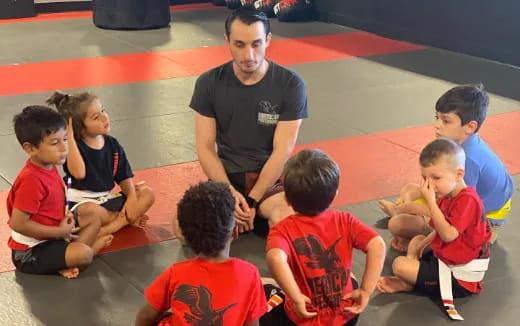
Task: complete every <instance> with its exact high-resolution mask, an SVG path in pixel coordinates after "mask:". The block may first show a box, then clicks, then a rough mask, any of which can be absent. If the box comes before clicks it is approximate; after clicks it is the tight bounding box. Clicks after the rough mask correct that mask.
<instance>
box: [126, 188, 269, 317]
mask: <svg viewBox="0 0 520 326" xmlns="http://www.w3.org/2000/svg"><path fill="white" fill-rule="evenodd" d="M234 209H235V199H234V197H233V195H232V194H231V191H230V190H229V186H228V185H226V184H225V183H220V182H214V181H207V182H201V183H199V184H198V185H196V186H193V187H191V188H190V189H188V190H187V191H186V192H185V194H184V197H183V198H182V199H181V201H180V202H179V204H178V211H177V214H178V221H179V226H180V228H181V229H182V233H183V235H184V238H185V241H186V242H187V244H188V245H189V246H190V247H191V248H192V249H193V251H194V252H195V253H196V254H198V257H197V258H194V259H189V260H186V261H183V262H179V263H175V264H173V265H172V266H170V267H169V268H168V269H167V270H166V271H164V272H163V273H162V274H161V275H160V276H159V277H158V278H157V279H156V280H155V281H154V282H153V283H152V284H151V285H150V286H149V287H148V288H147V289H146V290H145V297H146V300H147V303H145V304H144V306H143V307H142V308H141V310H140V311H139V312H138V313H137V317H136V322H135V324H136V326H146V325H160V326H166V325H174V326H181V325H186V326H188V325H237V326H238V325H247V326H253V325H258V319H259V318H260V317H261V316H262V315H263V314H264V313H265V312H266V310H267V301H266V298H265V294H264V289H263V286H262V283H261V281H260V275H259V273H258V269H257V268H256V267H255V266H254V265H252V264H250V263H248V262H246V261H243V260H241V259H237V258H230V257H229V247H230V244H231V240H232V230H233V227H234V226H235V222H234ZM169 309H171V313H167V314H164V313H165V312H166V311H168V310H169Z"/></svg>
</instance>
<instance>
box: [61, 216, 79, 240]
mask: <svg viewBox="0 0 520 326" xmlns="http://www.w3.org/2000/svg"><path fill="white" fill-rule="evenodd" d="M58 227H59V228H60V229H61V231H62V238H63V239H65V240H67V241H73V240H75V239H77V238H78V235H76V234H73V233H76V232H78V231H79V227H74V215H73V213H72V212H70V211H67V214H66V215H65V218H64V219H63V220H61V222H60V225H59V226H58Z"/></svg>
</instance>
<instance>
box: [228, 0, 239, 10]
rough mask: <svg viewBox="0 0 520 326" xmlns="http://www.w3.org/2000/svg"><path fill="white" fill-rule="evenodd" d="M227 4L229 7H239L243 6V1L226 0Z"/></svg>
mask: <svg viewBox="0 0 520 326" xmlns="http://www.w3.org/2000/svg"><path fill="white" fill-rule="evenodd" d="M226 6H227V7H228V8H229V9H237V8H239V7H241V6H242V3H240V0H226Z"/></svg>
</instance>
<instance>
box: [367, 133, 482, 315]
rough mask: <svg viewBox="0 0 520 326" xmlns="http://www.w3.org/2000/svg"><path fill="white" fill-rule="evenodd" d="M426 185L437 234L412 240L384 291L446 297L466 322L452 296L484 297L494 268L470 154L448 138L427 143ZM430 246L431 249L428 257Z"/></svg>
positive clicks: (453, 312) (424, 156) (381, 286)
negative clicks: (469, 169) (470, 181)
mask: <svg viewBox="0 0 520 326" xmlns="http://www.w3.org/2000/svg"><path fill="white" fill-rule="evenodd" d="M419 160H420V165H421V173H422V176H423V179H424V181H423V183H422V185H421V188H420V191H421V196H422V198H424V199H425V201H426V205H427V207H428V209H429V210H430V212H431V220H430V222H429V225H430V227H431V228H432V229H433V231H432V232H431V233H430V234H429V235H428V236H424V235H418V236H416V237H414V238H413V239H412V241H410V244H409V246H408V252H407V255H406V256H400V257H397V258H396V259H395V260H394V262H393V264H392V269H393V272H394V274H395V276H393V277H382V278H381V279H380V280H379V281H378V284H377V287H378V289H379V290H380V291H381V292H386V293H394V292H401V291H405V292H409V291H412V290H415V291H417V292H419V293H422V294H425V295H427V296H430V297H433V298H439V297H441V298H442V301H443V304H444V307H445V309H446V311H447V313H448V315H449V316H450V318H452V319H459V320H462V317H461V316H460V315H459V314H458V312H457V311H456V310H455V307H454V304H453V297H455V298H457V297H465V296H468V295H470V294H473V293H480V291H481V289H482V280H483V278H484V274H485V271H486V270H487V267H488V264H489V240H490V238H491V233H490V232H489V228H488V224H487V221H486V217H485V215H484V211H483V205H482V201H481V200H480V198H479V196H478V194H477V192H476V190H475V188H473V187H469V186H466V184H465V182H464V160H465V154H464V151H463V149H462V147H461V146H459V145H458V144H457V143H456V142H455V141H453V140H451V139H448V138H439V139H437V140H434V141H433V142H431V143H430V144H428V145H427V146H426V147H425V148H424V149H423V150H422V152H421V155H420V158H419ZM427 246H430V247H431V249H432V250H431V251H429V252H428V253H425V254H423V251H424V249H425V248H426V247H427Z"/></svg>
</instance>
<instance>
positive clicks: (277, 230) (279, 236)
mask: <svg viewBox="0 0 520 326" xmlns="http://www.w3.org/2000/svg"><path fill="white" fill-rule="evenodd" d="M283 222H284V221H282V222H280V223H278V224H277V225H275V226H274V227H273V228H272V229H271V230H270V231H269V235H268V236H267V251H269V250H270V249H273V248H278V249H281V250H283V251H284V252H285V253H286V254H287V256H289V255H290V253H291V241H290V240H289V239H287V237H286V236H285V235H284V232H283V231H284V228H283V225H284V223H283Z"/></svg>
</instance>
